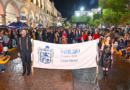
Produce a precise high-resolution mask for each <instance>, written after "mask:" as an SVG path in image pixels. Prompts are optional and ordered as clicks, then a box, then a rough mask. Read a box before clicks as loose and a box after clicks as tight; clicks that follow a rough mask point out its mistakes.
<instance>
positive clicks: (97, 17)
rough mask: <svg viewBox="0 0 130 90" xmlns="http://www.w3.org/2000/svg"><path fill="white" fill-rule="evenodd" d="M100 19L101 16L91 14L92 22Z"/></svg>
mask: <svg viewBox="0 0 130 90" xmlns="http://www.w3.org/2000/svg"><path fill="white" fill-rule="evenodd" d="M100 17H101V14H93V21H95V20H96V19H99V18H100Z"/></svg>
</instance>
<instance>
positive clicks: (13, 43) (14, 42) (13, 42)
mask: <svg viewBox="0 0 130 90" xmlns="http://www.w3.org/2000/svg"><path fill="white" fill-rule="evenodd" d="M12 46H13V47H16V41H15V39H12Z"/></svg>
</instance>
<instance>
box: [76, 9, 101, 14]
mask: <svg viewBox="0 0 130 90" xmlns="http://www.w3.org/2000/svg"><path fill="white" fill-rule="evenodd" d="M89 13H95V14H98V13H99V14H100V13H101V10H99V9H91V10H90V11H75V15H77V14H78V15H89Z"/></svg>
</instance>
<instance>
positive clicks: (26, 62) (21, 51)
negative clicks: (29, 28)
mask: <svg viewBox="0 0 130 90" xmlns="http://www.w3.org/2000/svg"><path fill="white" fill-rule="evenodd" d="M21 34H22V36H21V37H20V38H19V39H18V40H17V42H18V43H17V50H18V56H19V57H21V59H22V63H23V74H22V75H23V76H24V75H25V74H26V67H27V76H29V75H30V72H31V51H32V44H31V38H30V37H28V36H26V30H22V32H21Z"/></svg>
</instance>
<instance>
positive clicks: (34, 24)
mask: <svg viewBox="0 0 130 90" xmlns="http://www.w3.org/2000/svg"><path fill="white" fill-rule="evenodd" d="M35 27H36V23H35V19H33V28H35Z"/></svg>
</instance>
